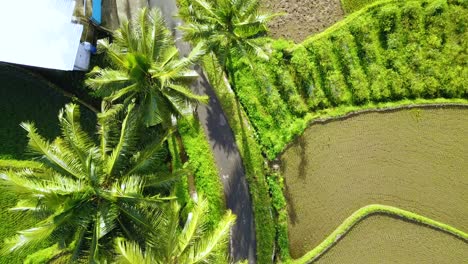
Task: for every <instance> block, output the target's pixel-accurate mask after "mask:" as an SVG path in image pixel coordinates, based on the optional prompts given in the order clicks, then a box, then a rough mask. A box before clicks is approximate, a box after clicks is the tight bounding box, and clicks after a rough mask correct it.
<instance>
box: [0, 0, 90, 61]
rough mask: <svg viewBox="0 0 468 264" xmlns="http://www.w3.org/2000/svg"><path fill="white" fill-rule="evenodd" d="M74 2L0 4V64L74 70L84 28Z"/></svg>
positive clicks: (31, 0)
mask: <svg viewBox="0 0 468 264" xmlns="http://www.w3.org/2000/svg"><path fill="white" fill-rule="evenodd" d="M74 7H75V1H73V0H21V1H18V0H0V36H1V41H0V61H4V62H10V63H15V64H23V65H30V66H36V67H41V68H50V69H58V70H73V65H74V62H75V58H76V54H77V51H78V46H79V44H80V38H81V34H82V32H83V26H82V25H80V24H75V23H72V13H73V10H74Z"/></svg>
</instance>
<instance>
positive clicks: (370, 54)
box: [234, 0, 468, 159]
mask: <svg viewBox="0 0 468 264" xmlns="http://www.w3.org/2000/svg"><path fill="white" fill-rule="evenodd" d="M467 3H468V1H466V0H449V1H447V0H426V1H407V2H400V1H385V2H383V3H381V4H375V5H374V6H373V7H371V8H367V9H366V10H363V12H359V13H360V14H359V15H356V16H350V17H349V18H348V19H346V20H345V21H344V22H342V23H340V26H337V27H332V29H331V30H329V31H327V32H326V33H324V34H321V35H319V36H316V37H312V38H311V39H308V40H306V41H305V42H304V43H302V44H300V45H297V46H295V45H294V44H293V43H290V42H287V41H285V40H277V41H273V40H267V41H266V46H267V47H268V49H269V50H271V59H270V60H269V61H262V60H260V59H247V58H245V57H243V58H238V59H237V60H236V63H235V64H234V66H235V67H236V75H235V78H236V87H237V94H238V97H239V99H240V101H241V103H242V105H243V106H244V108H245V110H246V112H247V113H248V116H249V118H250V121H251V122H252V124H253V126H254V127H255V129H256V131H257V133H258V139H259V142H260V143H261V145H262V147H263V151H264V152H265V153H266V154H267V156H268V157H269V158H271V159H272V158H274V157H275V156H276V155H277V154H278V153H279V152H280V151H282V150H283V148H284V147H285V145H286V144H287V143H288V142H289V141H290V140H291V139H292V138H293V137H294V136H295V135H297V134H300V133H302V131H303V130H304V128H305V127H306V126H307V124H306V123H305V122H304V117H305V116H306V115H307V114H308V113H313V112H317V111H320V110H322V109H330V108H336V107H341V106H364V105H367V104H372V103H374V104H375V103H385V102H391V101H399V100H405V99H410V100H415V99H417V98H423V99H434V98H468V85H467V80H468V54H467V50H468V27H467V26H468V4H467ZM364 11H365V12H364ZM353 15H354V14H353ZM247 65H252V66H253V67H246V66H247Z"/></svg>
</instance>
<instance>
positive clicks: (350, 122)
mask: <svg viewBox="0 0 468 264" xmlns="http://www.w3.org/2000/svg"><path fill="white" fill-rule="evenodd" d="M467 111H468V108H467V106H464V107H462V106H452V107H450V106H447V107H442V106H440V105H439V106H438V107H437V106H436V107H432V108H431V107H424V108H411V109H394V110H391V111H390V112H388V111H368V112H364V113H361V114H352V115H350V116H349V117H343V118H338V119H330V120H323V121H321V122H316V123H314V124H313V125H312V126H310V128H308V129H307V130H306V131H305V132H304V134H303V135H302V136H301V137H299V138H297V140H295V141H294V143H292V144H291V145H290V146H289V147H288V149H287V150H286V151H285V152H284V153H283V154H282V156H281V164H282V167H281V169H282V170H281V171H282V173H283V176H284V181H285V185H286V190H287V192H286V196H287V197H288V208H289V219H288V223H289V228H288V232H289V241H290V250H291V256H292V257H293V258H299V257H301V256H302V255H303V254H305V253H306V252H308V251H309V250H311V249H312V248H314V247H316V246H317V245H318V244H319V243H320V242H321V241H322V240H324V239H325V238H326V237H327V236H328V235H329V234H330V233H331V232H333V230H334V229H335V228H336V227H337V226H338V225H339V224H340V223H341V222H342V221H343V220H344V219H346V218H347V217H348V216H349V215H351V214H352V213H353V212H354V211H355V210H357V209H358V208H361V207H364V206H366V205H368V204H374V203H385V204H388V205H392V206H396V207H398V208H402V209H406V210H410V211H412V212H415V213H418V214H421V215H424V216H427V217H430V218H432V219H436V220H438V221H440V222H443V223H447V224H450V225H452V226H455V227H457V228H458V229H460V230H463V231H465V232H466V231H467V230H468V224H467V223H466V222H464V221H461V219H462V218H463V215H467V214H468V207H467V200H466V199H464V194H465V193H466V190H465V189H466V188H465V187H464V186H466V184H468V178H466V177H463V176H462V175H464V173H465V171H467V170H468V164H467V163H466V162H462V161H463V160H467V159H468V152H466V151H465V149H466V148H467V147H468V139H467V138H466V131H467V129H468V115H467ZM447 131H451V132H450V133H447ZM386 228H388V230H390V229H392V228H395V226H392V225H386ZM383 243H385V242H383ZM388 243H391V242H390V241H389V242H388ZM439 247H442V245H439ZM375 255H376V256H377V257H378V254H377V253H376V254H375Z"/></svg>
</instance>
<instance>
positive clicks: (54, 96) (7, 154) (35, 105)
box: [0, 64, 96, 264]
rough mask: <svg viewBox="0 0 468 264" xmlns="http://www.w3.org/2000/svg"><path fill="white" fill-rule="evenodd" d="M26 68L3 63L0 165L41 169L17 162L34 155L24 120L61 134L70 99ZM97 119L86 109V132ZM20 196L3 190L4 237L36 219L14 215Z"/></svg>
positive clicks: (13, 258)
mask: <svg viewBox="0 0 468 264" xmlns="http://www.w3.org/2000/svg"><path fill="white" fill-rule="evenodd" d="M26 72H27V71H26V70H21V69H17V68H16V67H10V66H9V65H6V64H2V65H0V83H1V88H0V112H1V113H2V114H1V115H0V122H1V124H2V126H1V129H0V140H1V142H2V143H1V144H0V167H2V168H7V169H13V170H16V169H20V168H24V167H29V168H37V167H38V165H39V164H38V163H37V162H32V161H17V160H12V159H26V158H28V157H30V155H28V153H27V152H25V150H26V147H27V143H28V139H27V136H26V132H24V130H22V129H21V128H20V123H21V122H23V121H31V122H34V123H37V129H38V130H39V131H40V132H41V134H43V135H45V136H46V137H47V138H54V137H56V136H57V135H59V134H60V128H59V126H58V125H57V113H58V111H59V110H60V108H62V107H63V105H64V104H66V103H68V102H70V100H69V99H67V98H65V97H64V96H62V95H61V94H60V93H58V92H57V91H56V90H54V89H53V88H51V87H49V86H48V84H47V83H45V82H43V80H40V79H37V78H35V77H34V76H33V75H31V74H27V73H26ZM95 120H96V118H95V117H94V116H93V115H92V112H90V111H88V110H87V109H83V114H82V121H83V128H84V129H85V130H86V131H93V130H94V126H95V122H96V121H95ZM16 202H17V195H15V194H14V193H12V192H8V191H3V192H2V193H1V195H0V217H1V218H2V219H3V221H2V225H1V226H0V240H3V239H4V238H6V237H11V236H13V235H15V231H16V230H20V229H26V228H28V227H30V226H32V225H33V224H34V223H35V222H36V220H35V218H34V217H31V216H20V215H18V214H12V212H10V211H9V210H8V209H9V208H11V207H13V206H15V204H16ZM33 252H35V249H34V248H31V249H30V250H27V251H25V252H24V254H22V255H21V256H19V254H16V253H15V254H9V255H6V256H0V263H8V264H10V263H19V262H20V261H19V259H21V260H22V259H24V258H25V256H27V255H30V254H32V253H33Z"/></svg>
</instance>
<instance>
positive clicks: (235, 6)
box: [179, 0, 280, 80]
mask: <svg viewBox="0 0 468 264" xmlns="http://www.w3.org/2000/svg"><path fill="white" fill-rule="evenodd" d="M179 5H180V9H179V16H180V17H181V18H182V19H183V20H184V21H185V24H184V25H183V26H181V27H180V28H181V29H182V30H183V31H184V38H185V39H186V40H187V41H190V42H195V43H200V42H203V43H204V44H205V46H206V49H207V51H211V52H213V53H214V54H216V56H217V58H218V60H219V63H220V65H221V66H222V67H223V70H224V71H225V72H226V74H227V75H228V77H229V78H230V79H232V80H233V69H232V54H233V53H234V54H236V55H238V56H247V57H248V56H249V55H252V54H254V55H255V56H259V57H261V58H265V59H267V58H268V56H267V54H266V53H265V52H264V51H263V49H262V47H261V45H260V44H259V43H258V41H257V40H258V38H259V37H260V36H262V35H265V34H266V32H267V23H268V22H269V21H270V20H271V19H272V18H274V17H275V16H277V15H280V14H260V11H259V5H260V3H259V1H258V0H179Z"/></svg>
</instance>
